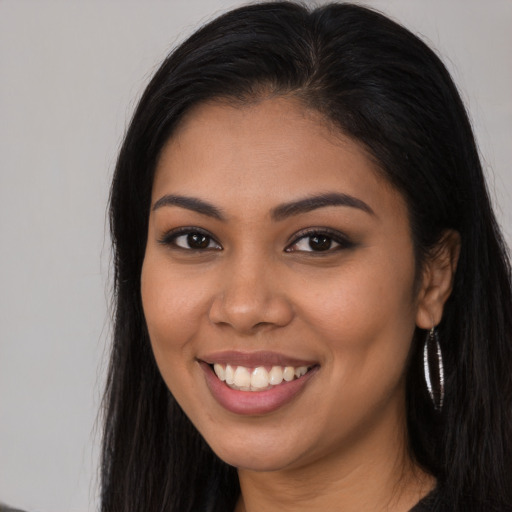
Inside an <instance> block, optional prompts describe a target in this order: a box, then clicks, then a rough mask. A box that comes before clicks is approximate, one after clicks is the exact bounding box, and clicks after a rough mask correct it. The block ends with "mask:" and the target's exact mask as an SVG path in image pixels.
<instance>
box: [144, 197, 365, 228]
mask: <svg viewBox="0 0 512 512" xmlns="http://www.w3.org/2000/svg"><path fill="white" fill-rule="evenodd" d="M164 206H178V207H180V208H185V209H187V210H191V211H194V212H196V213H200V214H201V215H206V216H208V217H213V218H214V219H218V220H225V219H226V217H225V215H224V214H223V212H222V210H221V209H220V208H218V207H217V206H214V205H212V204H211V203H208V202H207V201H204V200H203V199H198V198H197V197H189V196H177V195H173V194H167V195H165V196H162V197H161V198H160V199H158V201H156V202H155V204H154V205H153V211H154V210H158V209H159V208H162V207H164ZM328 206H348V207H351V208H358V209H359V210H362V211H364V212H366V213H369V214H370V215H375V212H374V211H373V210H372V209H371V207H370V206H369V205H368V204H366V203H365V202H364V201H362V200H361V199H358V198H357V197H354V196H351V195H348V194H340V193H337V192H331V193H327V194H319V195H316V196H310V197H305V198H304V199H299V200H297V201H291V202H289V203H284V204H281V205H279V206H276V207H275V208H274V209H272V211H271V213H270V216H271V218H272V220H275V221H280V220H285V219H287V218H288V217H292V216H294V215H299V214H301V213H307V212H310V211H312V210H316V209H318V208H325V207H328Z"/></svg>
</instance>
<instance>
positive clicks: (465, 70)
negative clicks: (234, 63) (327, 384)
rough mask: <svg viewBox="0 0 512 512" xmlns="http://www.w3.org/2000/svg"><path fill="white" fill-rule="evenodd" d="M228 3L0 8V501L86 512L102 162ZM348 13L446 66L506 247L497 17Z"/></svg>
mask: <svg viewBox="0 0 512 512" xmlns="http://www.w3.org/2000/svg"><path fill="white" fill-rule="evenodd" d="M241 3H242V2H239V1H221V0H174V1H167V2H163V1H154V0H153V1H138V2H126V1H124V2H115V1H109V2H105V1H102V2H100V1H90V0H89V1H85V0H84V1H82V2H79V1H67V2H64V1H61V2H56V1H45V0H42V1H28V0H0V73H1V75H0V77H1V78H0V235H1V237H0V240H1V241H0V249H1V253H0V254H1V265H0V501H3V502H6V503H10V504H12V505H16V506H18V507H20V508H25V509H27V510H31V511H41V512H73V511H86V510H91V511H92V510H96V509H97V506H98V488H97V462H98V461H97V456H98V446H99V439H100V437H99V434H98V432H97V429H96V427H95V425H96V418H97V413H98V410H99V406H100V397H101V389H102V383H103V376H104V369H105V364H106V363H105V361H106V354H107V352H108V343H109V334H110V322H109V313H108V302H109V298H108V297H109V290H110V281H109V261H110V247H109V237H108V231H107V222H106V203H107V198H108V189H109V182H110V178H111V175H112V170H113V166H114V162H115V158H116V152H117V150H118V147H119V144H120V142H121V139H122V136H123V133H124V130H125V127H126V123H127V120H128V119H129V117H130V114H131V112H132V110H133V107H134V105H135V103H136V100H137V98H138V97H139V95H140V93H141V92H142V90H143V88H144V85H145V84H146V83H147V81H148V78H149V77H150V75H151V73H152V72H153V71H154V70H155V69H156V66H157V64H158V63H159V61H160V60H161V59H162V58H163V57H164V55H165V54H166V53H167V51H168V49H169V48H171V47H172V46H173V45H175V43H176V42H177V41H179V40H182V39H183V38H184V37H185V36H186V35H188V34H189V33H190V32H191V31H192V30H193V29H194V28H196V27H198V26H199V25H200V24H202V23H203V22H204V21H206V20H208V19H210V18H211V17H212V15H213V14H215V13H219V12H221V11H222V10H225V9H226V8H228V7H229V6H234V5H238V4H241ZM361 3H366V4H367V5H370V6H373V7H376V8H378V9H380V10H382V11H384V12H386V13H388V14H390V15H391V16H392V17H393V18H394V19H396V20H398V21H401V22H402V23H404V24H405V25H406V26H407V27H408V28H410V29H411V30H412V31H413V32H415V33H419V34H421V35H422V37H424V39H426V41H427V42H429V43H430V44H431V45H432V46H434V47H435V48H436V49H437V51H438V53H439V54H440V55H441V56H442V58H443V60H444V61H445V63H446V64H447V65H448V67H449V69H450V70H451V72H452V74H453V76H454V78H455V80H456V82H457V84H458V85H459V87H460V89H461V92H462V95H463V98H464V99H465V101H466V104H467V106H468V108H469V111H470V114H471V118H472V120H473V123H474V126H475V130H476V134H477V139H478V142H479V145H480V148H481V152H482V156H483V159H484V162H485V168H486V171H487V173H488V175H489V179H490V186H491V190H492V194H493V196H494V197H495V200H496V208H497V209H498V216H499V218H500V219H501V222H502V223H503V226H504V230H505V233H506V238H507V240H508V242H509V243H510V242H511V241H512V204H511V200H510V199H511V195H512V175H511V172H510V169H509V165H510V162H511V161H512V98H511V92H512V69H511V62H512V59H511V58H510V57H511V49H512V31H511V30H510V27H511V26H512V2H510V0H491V1H486V2H483V1H481V0H428V1H427V0H380V1H379V0H374V1H367V2H361Z"/></svg>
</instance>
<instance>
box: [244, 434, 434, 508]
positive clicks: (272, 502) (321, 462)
mask: <svg viewBox="0 0 512 512" xmlns="http://www.w3.org/2000/svg"><path fill="white" fill-rule="evenodd" d="M395 427H396V425H395ZM397 432H398V431H397V430H394V435H391V436H387V437H386V438H383V437H382V435H379V434H382V431H380V433H377V434H376V435H375V436H373V437H372V436H371V435H370V436H369V438H366V442H364V443H363V445H362V446H361V445H360V444H359V443H358V442H357V441H356V442H354V443H350V444H351V446H350V448H348V449H345V450H343V453H332V454H329V455H328V456H324V457H322V458H321V459H317V460H316V461H314V460H312V461H309V462H308V463H306V464H303V465H300V466H294V467H289V468H285V469H282V470H278V471H272V472H256V471H250V470H243V469H239V471H238V474H239V479H240V488H241V496H240V499H239V502H238V504H237V507H236V509H235V512H262V511H264V512H303V511H304V512H305V511H311V510H322V511H323V512H339V511H340V510H343V512H360V511H361V510H364V511H368V512H391V511H392V512H408V511H409V510H410V509H411V508H412V507H413V506H414V505H415V504H416V503H417V502H418V501H419V500H420V499H421V498H423V497H424V496H425V495H426V494H428V493H429V492H430V491H431V490H432V489H433V487H434V486H435V479H434V478H433V477H432V476H431V475H428V474H427V473H425V472H424V471H423V470H422V469H421V468H419V467H418V466H417V465H416V464H414V462H413V461H412V460H411V458H410V457H409V455H408V450H407V443H406V435H405V433H403V432H401V433H399V434H398V435H397ZM389 433H390V432H389V431H388V434H389Z"/></svg>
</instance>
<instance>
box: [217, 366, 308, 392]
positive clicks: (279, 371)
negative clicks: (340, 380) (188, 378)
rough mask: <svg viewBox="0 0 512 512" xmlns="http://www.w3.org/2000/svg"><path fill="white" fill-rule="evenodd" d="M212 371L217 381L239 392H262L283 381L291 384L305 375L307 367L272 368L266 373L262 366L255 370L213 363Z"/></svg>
mask: <svg viewBox="0 0 512 512" xmlns="http://www.w3.org/2000/svg"><path fill="white" fill-rule="evenodd" d="M213 370H214V372H215V374H216V375H217V377H218V378H219V380H221V381H222V382H226V384H227V385H228V386H229V387H231V388H233V389H238V390H241V391H263V390H265V389H270V388H271V387H272V386H278V385H279V384H281V383H282V382H283V380H284V381H286V382H291V381H292V380H294V379H295V378H297V379H298V378H300V377H302V376H303V375H305V374H306V373H307V372H308V370H309V367H307V366H298V367H296V368H295V367H293V366H286V367H284V368H283V367H282V366H273V367H272V368H271V369H270V371H268V370H267V369H266V368H265V367H263V366H258V367H257V368H253V369H250V368H246V367H245V366H231V365H229V364H228V365H226V366H225V367H224V366H223V365H222V364H219V363H215V364H214V365H213Z"/></svg>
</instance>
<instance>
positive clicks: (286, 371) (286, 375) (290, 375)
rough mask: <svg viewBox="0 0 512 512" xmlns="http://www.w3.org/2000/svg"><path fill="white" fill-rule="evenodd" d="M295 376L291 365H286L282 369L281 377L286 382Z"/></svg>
mask: <svg viewBox="0 0 512 512" xmlns="http://www.w3.org/2000/svg"><path fill="white" fill-rule="evenodd" d="M294 378H295V368H294V367H293V366H287V367H286V368H285V369H284V371H283V379H284V380H285V381H286V382H290V381H292V380H293V379H294Z"/></svg>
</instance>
